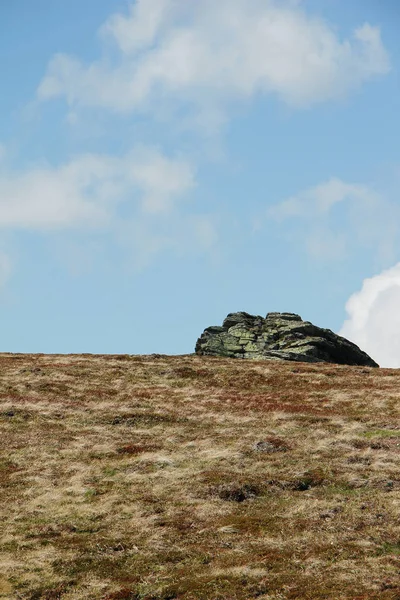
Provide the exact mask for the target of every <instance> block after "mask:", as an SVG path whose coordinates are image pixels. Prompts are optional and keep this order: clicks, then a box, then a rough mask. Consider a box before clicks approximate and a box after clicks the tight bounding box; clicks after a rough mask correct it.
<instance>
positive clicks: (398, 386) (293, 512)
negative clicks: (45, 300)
mask: <svg viewBox="0 0 400 600" xmlns="http://www.w3.org/2000/svg"><path fill="white" fill-rule="evenodd" d="M399 395H400V371H397V370H388V369H367V368H361V367H343V366H334V365H310V364H295V363H278V362H269V361H265V362H264V361H262V362H250V361H238V360H237V361H235V360H229V359H213V358H200V357H195V356H179V357H178V356H175V357H172V356H156V355H155V356H134V357H128V356H91V355H73V356H56V355H52V356H47V355H11V354H10V355H7V354H5V355H4V354H3V355H0V399H1V404H0V428H1V438H0V444H1V454H0V457H1V458H0V524H1V525H0V597H1V598H10V599H13V598H21V599H29V600H35V599H40V598H42V599H47V600H50V599H52V600H54V599H58V598H62V600H72V599H74V600H75V599H76V600H78V599H93V600H96V599H98V600H117V599H119V600H124V599H125V600H127V599H142V600H145V599H146V600H150V599H152V600H167V599H172V598H181V599H186V600H189V599H203V600H206V599H207V600H214V599H215V600H217V599H226V600H235V599H242V600H244V599H246V600H248V599H251V598H258V599H261V600H267V599H269V600H273V599H274V600H278V599H294V598H302V599H311V598H326V599H328V598H329V599H332V600H333V599H335V600H338V599H342V598H343V599H345V598H346V599H350V598H352V599H354V600H355V599H358V600H373V599H385V600H389V599H395V598H397V599H399V598H400V584H399V581H400V577H399V572H400V516H399V513H400V511H399V507H400V472H399V455H400V452H399V451H400V428H399V425H400V420H399V412H400V403H399ZM268 440H269V443H267V444H264V447H263V448H262V449H263V450H264V451H259V450H257V449H255V444H257V442H260V441H268Z"/></svg>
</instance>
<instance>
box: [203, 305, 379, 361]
mask: <svg viewBox="0 0 400 600" xmlns="http://www.w3.org/2000/svg"><path fill="white" fill-rule="evenodd" d="M195 352H196V354H199V355H207V356H225V357H232V358H252V359H275V360H292V361H298V362H311V363H317V362H327V363H336V364H340V365H360V366H367V367H378V366H379V365H378V364H377V363H376V362H375V361H374V360H372V358H371V357H370V356H368V354H366V353H365V352H363V351H362V350H360V348H359V347H358V346H356V345H355V344H353V343H352V342H350V341H349V340H347V339H346V338H343V337H341V336H339V335H337V334H336V333H333V331H331V330H330V329H323V328H321V327H317V326H316V325H313V324H312V323H310V322H309V321H303V320H302V318H301V317H300V316H299V315H296V314H293V313H276V312H274V313H268V314H267V316H266V317H265V318H264V317H260V316H254V315H249V314H248V313H246V312H236V313H230V314H229V315H228V316H227V317H226V319H225V320H224V322H223V323H222V327H218V326H212V327H207V328H206V329H205V330H204V332H203V333H202V335H201V336H200V337H199V339H198V340H197V343H196V348H195Z"/></svg>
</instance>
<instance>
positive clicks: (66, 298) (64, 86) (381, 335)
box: [0, 0, 400, 367]
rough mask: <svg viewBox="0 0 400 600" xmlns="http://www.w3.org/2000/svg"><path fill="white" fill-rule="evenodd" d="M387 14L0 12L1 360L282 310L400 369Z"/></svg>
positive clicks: (395, 51)
mask: <svg viewBox="0 0 400 600" xmlns="http://www.w3.org/2000/svg"><path fill="white" fill-rule="evenodd" d="M399 25H400V9H399V8H398V7H397V3H396V2H395V1H394V0H393V1H390V0H387V1H386V2H378V0H353V1H352V2H351V3H350V2H347V1H345V0H287V1H285V0H280V1H279V2H278V1H276V2H274V1H273V0H220V2H218V3H216V2H215V0H214V1H213V0H201V1H200V2H192V1H184V0H140V1H138V2H129V1H123V2H122V1H121V2H120V1H117V0H86V1H85V2H80V1H78V0H69V2H68V3H66V2H64V0H36V2H31V1H30V0H15V1H14V2H12V3H2V6H1V7H0V32H1V35H0V71H1V75H2V93H1V94H0V227H1V233H2V235H1V243H0V285H1V304H2V313H3V326H2V336H1V340H2V342H1V347H0V350H1V351H6V352H7V351H11V352H51V353H52V352H61V353H69V352H93V353H131V354H146V353H152V352H158V353H167V354H180V353H190V352H192V351H193V348H194V344H195V341H196V338H197V337H198V336H199V335H200V333H201V332H202V330H203V329H204V328H205V327H206V326H208V325H211V324H219V323H220V322H221V321H222V320H223V318H224V317H225V316H226V314H227V313H228V312H233V311H237V310H245V311H247V312H250V313H256V314H261V315H265V314H266V313H267V312H270V311H291V312H297V313H299V314H300V315H301V316H302V317H303V318H304V319H308V320H311V321H312V322H314V323H316V324H318V325H320V326H323V327H329V328H331V329H333V330H334V331H336V332H341V333H342V334H343V335H346V337H349V339H352V340H353V341H355V342H356V343H358V344H359V345H360V346H361V347H362V348H363V349H364V350H366V351H367V352H369V353H370V354H371V355H372V356H373V358H375V359H376V360H377V361H378V362H380V363H381V364H382V365H386V366H392V367H396V366H400V342H398V339H399V338H400V317H398V316H397V312H398V311H397V306H398V305H399V302H400V263H399V261H400V249H399V234H400V205H399V199H398V189H399V182H400V149H399V144H398V140H399V139H400V120H399V118H398V115H399V108H400V94H399V91H400V87H399V66H400V40H399V38H398V28H399Z"/></svg>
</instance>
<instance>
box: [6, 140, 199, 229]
mask: <svg viewBox="0 0 400 600" xmlns="http://www.w3.org/2000/svg"><path fill="white" fill-rule="evenodd" d="M194 185H195V174H194V169H193V167H192V166H191V165H190V164H189V163H188V162H186V161H184V160H181V159H177V158H168V157H166V156H164V155H162V154H161V153H160V152H158V151H157V150H152V149H146V148H140V149H136V150H134V151H132V152H131V153H129V154H127V155H126V156H123V157H120V158H117V157H111V156H107V155H95V154H86V155H80V156H77V157H75V158H73V159H72V160H70V161H69V162H68V163H65V164H63V165H61V166H58V167H53V166H50V165H47V164H46V165H44V166H43V165H41V166H34V167H32V168H30V169H27V170H25V171H22V172H20V171H18V172H9V171H4V170H3V171H1V170H0V227H10V228H36V229H51V228H57V227H71V226H90V227H91V226H105V225H107V224H109V221H110V220H112V219H113V218H114V217H115V215H116V206H117V205H118V204H121V203H122V202H126V203H130V204H131V205H133V206H134V207H135V208H136V209H139V210H140V211H141V212H143V213H151V214H153V215H157V214H162V213H168V212H169V211H171V210H172V209H173V207H174V205H175V203H176V202H177V201H178V200H179V199H180V198H181V197H182V196H183V195H184V194H185V193H187V192H188V191H189V190H190V189H191V188H192V187H193V186H194Z"/></svg>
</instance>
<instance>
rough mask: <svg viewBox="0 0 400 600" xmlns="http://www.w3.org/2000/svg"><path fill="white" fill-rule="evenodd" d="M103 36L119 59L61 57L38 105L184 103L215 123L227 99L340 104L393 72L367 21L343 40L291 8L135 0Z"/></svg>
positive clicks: (234, 1) (264, 0) (262, 2)
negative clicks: (271, 97) (60, 100)
mask: <svg viewBox="0 0 400 600" xmlns="http://www.w3.org/2000/svg"><path fill="white" fill-rule="evenodd" d="M100 32H101V36H102V38H103V40H110V41H111V42H112V43H114V44H115V45H116V47H117V49H118V51H119V54H118V57H117V60H112V59H111V58H110V57H108V58H104V59H100V60H98V61H96V62H93V63H91V64H89V65H84V64H83V63H82V62H81V61H80V60H78V59H76V58H74V57H72V56H69V55H66V54H57V55H55V56H54V57H53V58H52V60H51V61H50V63H49V65H48V68H47V72H46V74H45V76H44V78H43V80H42V81H41V83H40V85H39V87H38V91H37V93H38V97H39V99H41V100H49V99H51V98H55V97H61V96H64V97H65V98H66V100H67V102H68V104H69V105H70V106H71V107H79V106H99V107H103V108H107V109H111V110H113V111H117V112H118V111H119V112H129V111H133V110H136V109H140V110H145V111H151V110H153V111H156V112H157V111H160V103H161V104H162V103H164V104H167V103H168V102H169V101H172V102H175V103H176V104H177V105H182V103H183V104H185V103H187V104H188V105H189V106H190V105H191V106H193V107H196V110H197V111H200V112H202V111H203V112H204V111H206V112H207V113H209V114H210V118H212V120H213V122H215V123H218V122H219V121H220V117H219V116H218V113H219V112H220V111H222V110H223V108H224V107H225V105H226V103H227V102H230V101H232V100H238V99H239V100H240V99H245V98H250V97H253V96H255V95H256V94H260V93H261V94H270V93H272V94H276V95H278V96H279V97H280V98H281V99H282V100H283V101H284V102H286V103H287V104H289V105H291V106H294V107H307V106H310V105H312V104H314V103H317V102H322V101H327V100H330V99H333V98H340V97H342V96H344V95H345V94H347V93H348V92H350V91H351V90H352V89H354V88H356V87H358V86H360V85H361V84H362V83H364V82H366V81H368V80H370V79H371V78H373V77H375V76H377V75H383V74H385V73H387V72H388V70H389V68H390V67H389V58H388V55H387V52H386V50H385V48H384V46H383V44H382V41H381V37H380V31H379V28H377V27H373V26H371V25H369V24H368V23H365V24H363V25H361V26H360V27H358V28H357V29H355V31H354V32H353V35H352V37H351V38H349V39H340V38H339V36H338V35H337V33H336V31H335V30H334V28H333V27H332V26H331V25H330V24H329V23H327V22H325V21H323V20H322V19H317V18H314V17H312V16H310V15H308V14H307V13H306V12H305V10H304V9H302V8H301V7H299V6H297V2H282V1H281V2H275V1H272V0H219V1H218V2H215V0H202V2H184V1H183V0H138V1H137V2H136V3H133V4H132V5H131V8H130V13H129V14H128V15H122V14H114V15H112V16H111V17H110V18H109V19H108V21H107V22H106V23H105V24H104V25H103V26H102V28H101V30H100ZM203 121H204V119H203Z"/></svg>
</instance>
